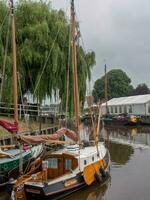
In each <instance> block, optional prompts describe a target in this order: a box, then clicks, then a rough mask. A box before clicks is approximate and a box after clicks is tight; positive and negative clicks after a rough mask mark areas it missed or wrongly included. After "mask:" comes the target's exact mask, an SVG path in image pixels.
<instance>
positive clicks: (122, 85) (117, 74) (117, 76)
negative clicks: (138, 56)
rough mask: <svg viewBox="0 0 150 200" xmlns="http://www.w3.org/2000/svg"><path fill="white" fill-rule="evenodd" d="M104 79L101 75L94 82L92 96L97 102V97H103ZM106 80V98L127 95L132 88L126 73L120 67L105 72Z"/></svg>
mask: <svg viewBox="0 0 150 200" xmlns="http://www.w3.org/2000/svg"><path fill="white" fill-rule="evenodd" d="M104 79H105V77H104V76H102V77H101V78H100V79H97V80H96V82H95V84H94V89H93V96H94V99H95V101H96V102H97V101H98V100H99V99H103V98H105V95H104V94H105V91H104V88H105V87H104ZM107 80H108V81H107V82H108V86H107V87H108V99H111V98H114V97H122V96H128V94H129V92H130V91H131V90H132V89H133V87H132V85H131V80H130V78H129V77H128V76H127V74H126V73H125V72H124V71H122V70H121V69H113V70H111V71H109V72H108V73H107Z"/></svg>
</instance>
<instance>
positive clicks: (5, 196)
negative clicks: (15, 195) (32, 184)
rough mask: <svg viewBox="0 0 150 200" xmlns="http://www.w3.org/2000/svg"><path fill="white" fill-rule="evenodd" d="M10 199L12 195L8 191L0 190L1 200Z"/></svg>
mask: <svg viewBox="0 0 150 200" xmlns="http://www.w3.org/2000/svg"><path fill="white" fill-rule="evenodd" d="M9 199H10V196H9V195H8V194H7V193H5V192H2V191H0V200H9Z"/></svg>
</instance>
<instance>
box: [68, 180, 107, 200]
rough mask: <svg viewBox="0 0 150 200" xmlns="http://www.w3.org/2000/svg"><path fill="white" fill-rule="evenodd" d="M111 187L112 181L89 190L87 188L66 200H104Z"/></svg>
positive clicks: (96, 185) (93, 186) (90, 187)
mask: <svg viewBox="0 0 150 200" xmlns="http://www.w3.org/2000/svg"><path fill="white" fill-rule="evenodd" d="M109 185H110V179H109V180H107V182H106V183H105V184H104V185H102V186H100V185H98V184H95V185H92V186H89V187H88V189H87V188H85V189H83V190H82V191H78V192H76V193H74V194H72V195H70V196H68V197H67V198H65V200H72V199H73V200H79V199H80V200H81V199H82V200H103V199H104V196H105V193H106V191H107V189H108V187H109Z"/></svg>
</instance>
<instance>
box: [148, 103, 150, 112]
mask: <svg viewBox="0 0 150 200" xmlns="http://www.w3.org/2000/svg"><path fill="white" fill-rule="evenodd" d="M148 113H150V105H148Z"/></svg>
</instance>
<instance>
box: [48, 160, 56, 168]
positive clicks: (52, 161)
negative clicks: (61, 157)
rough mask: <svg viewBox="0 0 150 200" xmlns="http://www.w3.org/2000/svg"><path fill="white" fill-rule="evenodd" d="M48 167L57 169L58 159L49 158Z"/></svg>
mask: <svg viewBox="0 0 150 200" xmlns="http://www.w3.org/2000/svg"><path fill="white" fill-rule="evenodd" d="M48 167H49V168H53V169H57V168H58V159H57V158H50V159H49V160H48Z"/></svg>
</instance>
